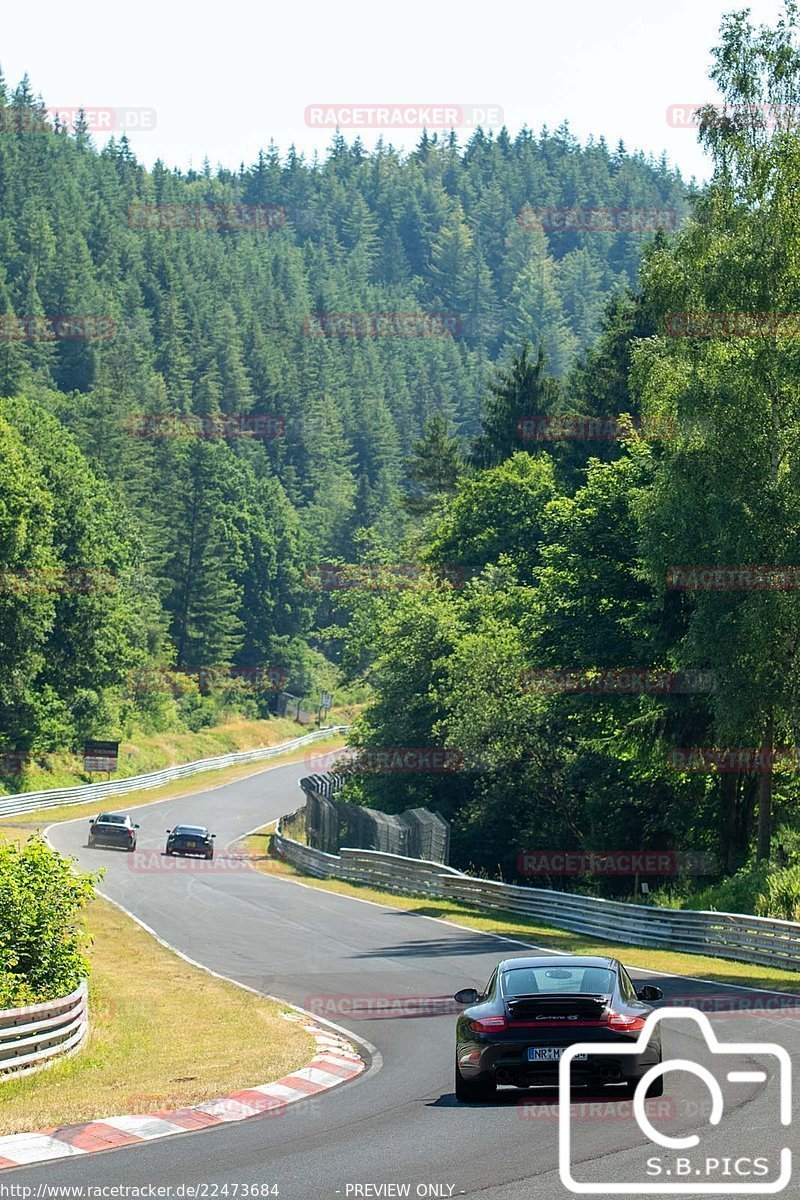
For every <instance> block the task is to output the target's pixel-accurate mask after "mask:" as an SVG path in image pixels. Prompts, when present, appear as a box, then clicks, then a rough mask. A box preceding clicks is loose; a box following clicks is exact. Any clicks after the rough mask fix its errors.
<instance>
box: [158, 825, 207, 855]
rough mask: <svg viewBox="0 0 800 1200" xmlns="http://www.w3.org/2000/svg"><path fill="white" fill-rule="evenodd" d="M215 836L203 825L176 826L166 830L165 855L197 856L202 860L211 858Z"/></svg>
mask: <svg viewBox="0 0 800 1200" xmlns="http://www.w3.org/2000/svg"><path fill="white" fill-rule="evenodd" d="M216 836H217V835H216V834H215V833H209V832H208V830H207V829H206V828H205V826H203V825H176V826H175V828H174V829H168V830H167V854H199V855H200V856H201V857H202V858H213V857H214V838H215V837H216Z"/></svg>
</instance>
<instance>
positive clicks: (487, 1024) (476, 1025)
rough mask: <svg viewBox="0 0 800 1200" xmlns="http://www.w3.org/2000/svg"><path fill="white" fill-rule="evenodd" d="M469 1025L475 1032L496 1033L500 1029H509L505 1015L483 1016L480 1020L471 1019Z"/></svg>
mask: <svg viewBox="0 0 800 1200" xmlns="http://www.w3.org/2000/svg"><path fill="white" fill-rule="evenodd" d="M469 1027H470V1029H471V1030H472V1032H473V1033H496V1032H497V1030H498V1029H507V1028H508V1022H507V1021H506V1019H505V1017H483V1018H482V1019H481V1020H480V1021H470V1022H469Z"/></svg>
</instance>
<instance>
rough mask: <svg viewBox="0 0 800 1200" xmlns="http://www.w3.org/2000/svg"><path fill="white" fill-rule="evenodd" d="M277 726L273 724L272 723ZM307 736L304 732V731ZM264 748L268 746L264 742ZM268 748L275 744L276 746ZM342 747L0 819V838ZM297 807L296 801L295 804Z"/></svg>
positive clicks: (335, 739) (333, 739) (320, 746)
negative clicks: (103, 799)
mask: <svg viewBox="0 0 800 1200" xmlns="http://www.w3.org/2000/svg"><path fill="white" fill-rule="evenodd" d="M275 724H277V722H275ZM306 732H308V731H306ZM297 736H299V734H297V733H296V732H291V733H289V734H288V735H286V736H284V737H283V738H280V739H278V741H289V740H291V739H292V738H293V737H297ZM263 744H264V745H269V744H270V743H268V742H264V743H263ZM272 744H275V745H276V744H278V743H277V742H275V743H272ZM344 744H345V740H344V738H343V737H342V735H341V734H332V735H331V736H330V737H327V738H320V739H319V740H318V741H316V742H309V744H308V745H307V746H300V747H299V748H298V749H296V750H287V751H286V753H285V754H276V755H275V756H274V757H273V758H267V759H263V760H262V761H261V762H254V763H243V764H242V765H241V766H238V767H223V768H222V769H221V770H219V771H202V772H201V773H200V774H199V775H189V776H187V778H186V779H176V780H175V781H174V782H172V783H165V784H164V785H163V787H159V788H142V789H141V790H140V791H136V792H128V793H127V794H126V795H124V796H110V797H109V798H108V800H107V801H98V800H91V801H87V802H86V803H85V804H61V805H59V806H58V807H57V808H39V809H36V811H35V812H30V813H22V814H20V815H19V816H9V817H2V818H0V835H4V836H6V837H19V836H20V835H21V834H22V835H27V834H29V833H32V832H33V831H34V830H37V829H43V828H45V826H47V825H52V824H54V823H55V822H56V821H72V820H77V819H78V818H80V817H91V816H93V815H94V814H95V813H96V812H98V811H100V810H101V809H103V810H105V811H121V812H128V811H129V810H130V809H133V808H136V807H138V806H139V805H142V804H154V803H155V802H156V801H158V800H171V799H173V798H174V797H176V796H193V795H195V794H196V793H197V792H205V791H208V790H209V788H215V787H221V786H222V785H223V784H225V783H233V782H234V781H235V780H237V779H245V778H246V777H247V776H249V775H257V774H258V772H259V771H264V770H267V769H268V768H269V767H272V766H283V765H285V764H287V763H293V762H298V761H302V760H303V758H305V756H306V755H307V754H314V755H317V754H325V752H326V751H330V750H333V749H337V748H338V747H340V746H343V745H344ZM298 803H299V801H298Z"/></svg>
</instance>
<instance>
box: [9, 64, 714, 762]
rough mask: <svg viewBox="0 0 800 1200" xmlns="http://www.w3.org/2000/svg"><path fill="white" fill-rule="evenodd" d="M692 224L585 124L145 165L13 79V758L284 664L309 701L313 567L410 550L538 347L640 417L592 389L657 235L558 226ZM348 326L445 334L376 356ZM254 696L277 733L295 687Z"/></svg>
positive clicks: (562, 370)
mask: <svg viewBox="0 0 800 1200" xmlns="http://www.w3.org/2000/svg"><path fill="white" fill-rule="evenodd" d="M691 201H692V194H691V191H690V189H688V188H687V187H686V185H685V184H684V183H683V181H682V180H681V178H680V176H679V175H678V174H677V173H676V172H674V171H672V170H671V169H669V168H668V166H667V164H666V163H665V162H663V161H662V162H655V161H652V160H649V159H646V158H645V157H644V156H643V155H642V154H630V153H628V152H627V151H626V150H625V148H624V146H622V145H620V146H618V147H617V148H616V149H615V150H611V149H609V147H607V146H606V145H605V144H604V143H603V142H602V141H600V142H590V143H589V144H587V145H584V146H582V145H579V144H578V142H577V141H576V140H575V139H574V138H573V137H572V135H571V134H570V132H569V130H568V128H567V127H566V126H564V127H563V128H561V129H559V130H557V131H555V132H549V131H547V130H543V131H542V132H541V133H540V134H539V135H535V134H533V133H531V132H530V131H527V130H525V131H523V132H521V133H519V134H518V135H517V136H516V137H513V138H512V137H511V136H510V135H509V134H508V132H507V131H506V130H501V131H500V132H499V133H498V134H497V135H496V136H492V135H489V134H485V133H483V132H482V131H480V130H478V131H477V132H476V133H475V134H474V135H473V136H472V137H471V138H470V139H469V141H468V142H466V143H465V144H459V143H458V141H457V140H456V138H455V137H454V136H445V137H442V136H439V135H437V136H433V137H430V136H428V135H423V136H422V138H421V140H420V142H419V145H418V147H417V148H416V150H415V151H414V152H413V153H411V154H407V155H406V154H400V153H399V152H397V151H396V150H394V149H392V148H391V147H390V146H388V145H380V146H378V148H377V149H376V150H374V151H373V152H367V151H366V150H365V149H364V147H363V146H362V145H361V144H360V143H359V142H358V141H355V142H353V143H352V144H347V143H346V142H345V141H344V139H343V138H341V137H338V136H337V137H336V138H335V139H334V141H333V143H332V145H331V147H330V151H329V153H328V155H327V156H326V157H325V159H324V161H317V160H316V159H315V160H313V161H308V160H306V159H304V158H303V157H302V156H300V155H298V154H297V153H296V152H295V151H294V149H291V148H290V149H289V151H288V152H287V153H285V154H283V155H281V154H280V153H279V152H278V150H277V148H275V147H274V146H272V147H270V148H269V149H267V150H265V151H264V152H263V153H262V154H260V155H259V157H258V160H257V162H256V163H254V164H253V165H251V166H249V167H245V166H242V167H240V168H239V169H238V170H229V169H225V168H219V169H217V170H216V171H212V170H211V168H210V167H209V166H206V167H205V168H204V169H203V170H202V171H200V172H197V171H189V172H180V171H177V170H169V169H167V168H166V167H165V166H164V165H163V164H160V163H157V164H156V165H155V167H154V168H153V169H152V170H146V169H145V168H144V167H143V166H142V165H141V164H140V163H138V162H137V161H136V158H135V156H134V154H133V152H132V150H131V147H130V145H129V144H128V143H127V141H126V140H125V138H124V137H123V138H121V139H118V140H115V141H111V142H109V143H108V144H107V145H105V146H102V147H100V146H96V145H94V144H93V141H92V138H91V137H90V135H89V133H88V130H87V127H86V122H84V121H80V120H79V121H78V123H77V125H76V127H75V128H74V129H67V128H64V127H62V126H60V125H58V123H57V122H56V124H55V126H53V125H52V124H51V123H50V122H49V120H48V118H47V115H46V112H45V108H44V102H43V101H42V100H41V99H39V98H37V97H36V96H35V95H34V93H33V90H32V88H31V86H30V84H29V82H28V81H27V79H26V80H23V82H22V83H21V84H19V85H18V86H17V87H16V88H13V89H11V88H9V87H7V86H6V85H5V84H3V83H2V82H1V81H0V333H1V334H2V336H0V456H1V457H2V470H0V494H2V504H1V505H0V523H2V537H0V572H1V574H0V578H1V579H2V581H3V587H2V591H1V592H0V656H1V663H2V674H0V744H2V746H3V748H10V749H14V750H17V749H23V750H24V749H29V748H34V749H43V750H59V749H62V748H65V747H73V746H77V745H79V744H80V739H81V738H84V737H87V736H94V737H97V736H100V737H102V736H111V737H113V736H119V734H120V732H121V731H124V730H125V729H128V728H130V727H131V723H132V722H140V723H144V725H145V726H146V727H147V728H150V729H158V728H165V727H172V726H173V725H174V724H175V723H176V722H177V723H178V724H180V723H181V722H183V723H185V722H187V721H188V722H189V723H190V724H191V725H192V726H193V727H195V726H197V725H199V724H203V723H204V722H208V721H210V720H212V719H213V717H214V714H215V712H216V711H218V706H217V708H215V705H214V703H209V699H210V698H209V696H208V695H207V694H205V693H206V692H207V691H208V688H201V689H200V690H201V691H202V692H203V693H204V694H202V695H201V694H199V693H198V687H197V684H196V677H197V672H198V670H202V669H205V668H212V667H214V668H217V667H223V668H225V667H233V668H234V672H235V670H236V669H240V670H241V671H245V672H246V671H247V670H248V669H250V668H253V669H257V668H260V667H264V666H266V665H268V666H269V667H273V668H279V669H280V670H282V671H285V672H286V678H287V680H288V685H289V687H290V688H291V690H292V691H293V692H296V693H297V694H299V695H306V694H308V693H309V692H310V691H311V690H312V689H313V688H314V687H315V686H316V684H317V682H318V679H319V677H320V676H319V672H320V670H322V669H323V668H324V665H325V661H326V658H324V657H323V655H325V656H327V658H333V659H336V658H337V657H338V655H339V653H340V650H341V645H340V639H339V638H338V636H333V635H336V634H337V633H338V632H339V631H337V630H336V628H335V622H336V621H337V620H339V619H340V618H338V617H337V615H336V614H335V613H334V612H332V609H331V605H330V603H329V599H330V598H329V597H328V596H327V595H326V594H325V593H324V592H320V590H319V589H315V588H314V587H313V586H310V585H309V570H310V569H312V570H313V568H314V567H315V565H317V564H324V563H325V562H328V561H330V560H338V561H343V562H348V563H352V562H359V561H362V560H363V559H364V558H365V557H369V555H370V554H375V553H378V554H382V555H383V556H385V557H391V556H395V557H396V556H398V555H400V556H402V555H405V554H407V549H406V547H407V546H408V545H410V544H413V542H414V539H415V537H416V530H417V526H418V522H419V520H420V518H421V516H422V515H424V513H425V512H426V511H428V509H429V508H430V504H431V494H432V493H431V486H430V479H429V476H428V471H427V467H426V466H425V464H424V459H425V455H426V454H428V456H429V457H430V453H429V451H428V450H426V449H425V447H426V445H429V444H430V443H431V439H433V441H434V442H435V440H436V438H437V437H438V438H439V439H441V440H443V442H444V443H445V444H446V445H447V446H449V447H450V451H449V453H450V465H449V468H448V470H449V475H448V476H447V478H446V479H441V480H440V481H439V482H438V483H436V484H435V486H434V489H433V490H434V493H435V491H436V488H437V487H439V486H440V485H441V487H442V488H443V489H446V488H447V487H453V486H455V477H456V475H457V474H458V472H459V471H460V470H461V466H460V464H461V462H462V460H463V458H464V455H465V453H466V450H467V448H468V446H469V445H470V443H471V440H472V439H473V437H474V436H475V435H476V434H477V433H478V432H479V430H480V428H481V411H482V404H483V399H484V395H485V393H486V389H487V386H488V384H489V381H490V380H491V379H492V378H493V376H494V372H495V368H496V366H497V365H499V364H508V363H509V362H510V361H511V358H512V355H513V352H514V351H515V349H518V347H519V345H520V344H521V343H522V341H523V340H525V339H529V340H530V341H531V344H532V345H533V346H535V347H536V351H535V352H534V355H536V354H538V353H539V347H541V350H542V355H543V357H542V358H541V360H540V361H539V366H538V367H537V368H536V369H537V370H538V371H539V375H540V376H541V378H542V380H543V381H544V380H545V377H546V379H547V383H546V384H545V383H544V382H543V385H542V386H543V388H544V392H543V395H545V397H546V399H547V402H548V404H556V405H558V404H562V403H563V400H564V395H565V394H566V393H567V392H569V391H570V389H571V388H572V384H571V383H570V384H568V383H567V381H568V380H570V379H572V378H573V376H574V377H575V378H576V379H577V381H578V382H577V383H576V386H578V387H579V388H581V389H582V390H583V392H584V396H585V402H586V403H588V404H592V405H593V406H595V407H596V408H597V409H598V411H603V410H604V406H606V407H607V406H609V405H610V406H611V407H612V408H614V407H615V405H616V404H617V396H616V395H615V394H614V386H613V384H609V385H608V387H607V394H604V395H602V396H598V397H596V398H595V397H594V396H593V395H592V394H591V389H592V387H593V386H594V383H593V382H592V383H591V385H589V384H587V386H586V387H584V385H583V384H582V383H581V382H580V375H579V374H578V375H577V376H576V375H575V373H576V372H580V370H581V369H583V370H584V371H586V372H587V374H586V379H587V380H589V379H590V378H591V380H592V381H593V380H594V377H595V373H594V372H592V371H591V370H588V369H587V368H586V366H585V362H586V359H585V354H586V353H587V351H588V347H590V345H591V344H592V343H593V340H594V338H595V336H596V334H597V331H598V329H599V328H600V325H601V323H602V321H603V313H604V311H605V309H606V307H607V306H608V305H611V306H612V307H614V309H615V311H616V309H617V308H618V306H619V305H620V304H621V303H622V304H623V307H624V305H625V304H627V303H628V301H620V300H619V299H618V297H620V296H624V295H625V294H626V289H629V288H632V287H633V286H634V284H635V280H636V275H637V271H638V268H639V263H640V259H641V253H642V249H643V247H644V246H645V245H646V244H647V243H648V242H649V241H650V239H651V237H652V233H651V232H650V231H648V229H647V228H642V229H640V230H639V231H636V229H634V231H631V229H630V228H626V227H625V225H624V221H620V222H617V217H616V216H615V218H614V221H613V222H612V224H614V228H612V229H606V230H605V231H603V230H598V229H593V228H577V227H576V228H560V227H559V225H560V224H563V222H559V220H555V219H554V218H553V214H554V213H557V212H560V211H561V210H572V209H574V208H575V206H576V205H577V206H580V207H581V209H583V210H597V209H603V210H609V211H613V212H614V213H615V214H619V213H629V214H630V213H631V212H634V213H639V214H640V215H641V214H642V213H648V214H650V217H649V220H650V228H652V222H653V220H655V221H656V223H658V220H660V219H661V218H660V217H659V214H661V215H662V216H663V219H664V221H665V223H666V224H667V225H668V226H670V225H672V224H680V223H681V222H683V221H684V220H685V219H686V218H687V217H688V214H689V212H690V209H691ZM253 214H261V216H262V217H265V220H264V221H263V222H262V223H260V224H259V223H258V220H257V218H256V217H253ZM537 214H538V215H537ZM652 214H656V216H655V217H653V216H652ZM637 219H638V218H637ZM615 222H617V223H618V225H619V227H617V226H616V224H615ZM645 224H646V223H645ZM545 225H546V226H547V228H545V227H544V226H545ZM331 314H333V317H334V318H335V319H338V318H337V317H336V314H345V316H347V317H348V319H350V317H349V315H350V314H362V317H364V316H366V318H367V328H368V330H370V331H371V330H372V329H373V325H371V324H370V322H371V321H372V322H374V321H375V320H376V319H379V320H383V319H385V317H386V315H387V314H399V315H400V317H401V318H402V317H403V316H404V315H405V316H408V315H409V314H411V315H412V316H413V315H414V314H416V315H417V317H419V316H420V314H421V315H422V316H423V317H425V318H426V319H428V318H430V319H431V320H433V322H434V329H433V333H432V334H431V331H430V330H428V329H427V327H426V333H427V335H426V336H406V335H403V336H383V335H380V336H362V335H361V334H362V333H363V330H362V331H361V332H359V333H358V335H356V336H352V335H351V332H352V331H351V332H348V331H347V330H345V332H342V329H341V328H340V327H339V326H337V325H336V324H335V321H334V323H333V324H327V323H326V322H327V321H328V318H329V317H330V316H331ZM376 314H377V318H376V316H375V315H376ZM619 319H622V318H619ZM437 321H438V322H439V324H438V325H437V324H436V322H437ZM59 322H66V326H63V325H59ZM64 328H66V330H67V332H66V333H64V332H63V329H64ZM56 329H59V330H61V332H58V333H56V332H55V330H56ZM76 331H77V332H76ZM393 332H394V333H396V332H397V330H393ZM406 333H407V330H406ZM581 364H584V365H583V366H581ZM192 422H194V424H193V423H192ZM420 447H421V449H420ZM432 453H433V459H434V461H435V460H436V459H437V457H438V451H437V450H436V448H435V446H434V448H433V451H432ZM415 455H416V456H417V459H415V461H417V466H414V465H413V463H411V465H409V463H410V460H412V459H414V458H415ZM420 455H421V458H420V457H419V456H420ZM476 461H477V460H476ZM420 463H421V464H422V465H420ZM575 469H576V470H578V469H580V464H579V463H576V465H575ZM329 623H333V625H334V628H333V635H332V636H331V637H329V638H323V637H321V636H320V635H319V634H318V633H316V632H315V630H316V629H317V627H319V626H322V627H324V626H326V625H327V624H329ZM173 669H174V670H175V671H176V672H177V675H178V677H179V680H178V682H177V683H175V681H174V679H173V680H172V681H171V682H170V684H169V686H166V687H156V688H152V687H149V686H137V680H142V679H143V678H144V679H147V678H154V677H156V678H157V677H159V676H158V672H159V671H161V672H164V673H165V675H166V674H167V673H169V672H170V671H171V670H173ZM148 672H151V674H150V675H148ZM152 672H155V673H156V674H155V675H153V674H152ZM193 672H194V675H193V674H192V673H193ZM193 679H194V683H193ZM181 680H183V681H185V682H181ZM240 682H241V680H238V681H237V680H236V679H235V678H234V679H233V680H230V679H228V680H227V683H226V688H225V697H224V702H225V703H226V704H233V705H234V706H235V705H237V704H239V706H240V707H244V709H245V711H249V712H251V713H252V712H254V711H258V712H260V713H265V712H266V706H267V702H268V700H269V694H268V693H269V689H267V693H266V694H265V693H264V692H263V691H262V692H260V693H257V694H256V695H255V696H254V695H253V694H252V689H250V691H249V692H248V690H247V688H246V687H238V684H239V683H240ZM212 690H213V689H212ZM248 706H249V708H248ZM11 782H12V783H13V781H11Z"/></svg>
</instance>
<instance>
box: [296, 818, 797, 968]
mask: <svg viewBox="0 0 800 1200" xmlns="http://www.w3.org/2000/svg"><path fill="white" fill-rule="evenodd" d="M274 846H275V850H276V852H277V853H278V854H280V855H281V856H282V857H283V858H285V859H286V860H287V861H288V862H291V863H293V864H294V865H295V866H297V867H299V868H300V870H301V871H307V872H308V873H309V874H311V875H316V876H318V877H319V878H327V877H329V876H335V877H336V878H338V879H347V880H350V881H351V882H353V883H365V884H373V885H374V886H375V887H379V888H382V889H384V890H386V891H390V892H399V893H401V894H402V893H406V894H414V895H418V896H441V897H444V898H449V899H451V900H460V901H461V902H462V903H466V904H474V905H476V906H478V907H480V908H494V909H502V910H503V911H504V912H509V913H515V914H520V915H522V916H526V917H534V918H536V919H538V920H540V921H542V923H543V924H545V925H549V926H551V927H553V928H555V929H568V930H570V931H571V932H573V933H583V934H588V935H590V936H591V937H596V938H600V939H608V940H610V941H611V942H623V943H624V944H626V945H630V946H647V947H650V946H652V947H659V946H668V947H670V948H671V949H675V948H676V947H677V948H678V949H680V950H686V951H688V952H690V953H694V954H707V955H709V956H710V957H712V958H729V959H734V960H735V961H737V962H745V963H758V964H759V965H761V966H767V967H784V968H786V969H788V970H790V971H800V924H798V923H797V922H795V921H777V920H773V919H771V918H770V917H751V916H747V915H746V914H743V913H721V912H695V911H693V910H690V909H671V908H656V907H653V906H648V905H643V904H628V903H623V902H622V901H617V900H601V899H597V898H595V897H593V896H580V895H577V894H576V893H574V892H555V891H550V890H549V889H547V888H531V887H522V886H519V885H517V884H511V883H499V882H495V881H494V880H491V879H476V878H475V877H474V876H472V875H465V874H464V873H463V872H461V871H456V870H455V869H454V868H453V867H447V866H445V865H444V864H443V863H435V862H425V861H423V860H422V859H416V858H403V857H402V856H401V855H398V854H384V853H382V852H380V851H377V850H357V849H349V848H347V847H344V846H343V847H342V849H341V850H340V852H339V854H324V853H323V852H322V851H321V850H315V849H314V848H313V847H312V846H304V845H302V844H301V843H300V842H296V841H294V840H293V839H292V838H287V837H285V836H284V834H283V833H282V832H281V827H280V822H278V826H277V829H276V833H275V841H274Z"/></svg>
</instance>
